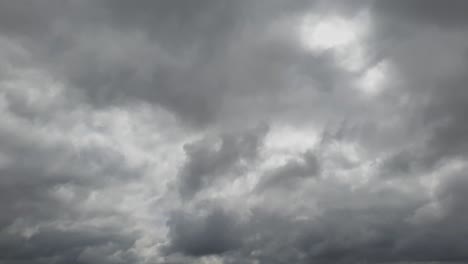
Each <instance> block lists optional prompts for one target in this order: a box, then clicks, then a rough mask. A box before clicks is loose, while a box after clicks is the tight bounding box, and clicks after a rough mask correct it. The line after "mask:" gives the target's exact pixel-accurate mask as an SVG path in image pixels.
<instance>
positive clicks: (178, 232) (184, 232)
mask: <svg viewBox="0 0 468 264" xmlns="http://www.w3.org/2000/svg"><path fill="white" fill-rule="evenodd" d="M168 225H169V228H170V231H169V237H170V241H171V244H170V246H169V248H168V249H167V250H168V253H182V254H187V255H189V256H206V255H219V254H223V253H225V252H228V251H232V250H235V249H237V248H239V247H240V246H241V244H242V241H241V238H242V234H241V232H242V231H241V229H239V223H237V219H236V217H235V216H234V215H231V214H229V213H228V212H226V211H224V210H223V209H220V208H215V209H211V210H209V212H208V213H207V214H206V215H205V216H197V215H193V214H190V213H184V212H176V213H174V214H173V215H172V216H171V218H170V220H169V222H168Z"/></svg>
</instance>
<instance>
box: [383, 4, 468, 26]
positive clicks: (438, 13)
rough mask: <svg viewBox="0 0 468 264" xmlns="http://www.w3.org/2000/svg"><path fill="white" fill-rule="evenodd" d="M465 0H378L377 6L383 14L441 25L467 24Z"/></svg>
mask: <svg viewBox="0 0 468 264" xmlns="http://www.w3.org/2000/svg"><path fill="white" fill-rule="evenodd" d="M467 7H468V5H467V4H466V1H463V0H453V1H450V2H447V3H444V2H443V1H437V0H433V1H423V0H409V1H404V0H401V1H400V0H397V1H391V2H389V1H376V4H375V8H376V9H377V11H378V12H382V13H383V15H390V16H395V17H398V18H403V19H408V20H412V21H411V22H414V21H417V22H418V23H422V24H424V23H431V24H435V25H441V26H464V25H465V24H466V22H467V21H466V13H465V11H466V8H467Z"/></svg>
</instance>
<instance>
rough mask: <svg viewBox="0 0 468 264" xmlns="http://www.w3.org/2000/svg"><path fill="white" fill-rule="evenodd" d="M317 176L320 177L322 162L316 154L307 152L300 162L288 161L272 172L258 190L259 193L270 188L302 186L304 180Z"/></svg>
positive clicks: (258, 186) (260, 183)
mask: <svg viewBox="0 0 468 264" xmlns="http://www.w3.org/2000/svg"><path fill="white" fill-rule="evenodd" d="M317 176H320V161H319V160H318V158H317V156H316V154H315V153H314V152H312V151H307V152H305V153H303V154H302V155H301V156H300V158H299V160H291V161H288V162H287V163H286V164H284V165H283V166H281V167H279V168H277V169H274V170H272V171H271V173H269V175H266V178H264V180H262V181H260V182H259V183H258V185H257V187H256V188H257V190H258V191H265V190H268V189H269V188H273V189H275V187H276V188H278V187H279V188H284V187H287V186H288V185H292V186H290V187H293V186H294V185H295V184H300V183H301V181H302V180H306V179H308V178H315V177H317ZM288 189H289V190H290V188H288Z"/></svg>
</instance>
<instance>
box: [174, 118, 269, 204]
mask: <svg viewBox="0 0 468 264" xmlns="http://www.w3.org/2000/svg"><path fill="white" fill-rule="evenodd" d="M267 129H268V128H267V127H266V126H260V127H258V128H256V129H253V130H250V131H247V132H245V133H240V134H223V135H221V136H220V137H219V138H218V137H215V138H214V140H213V139H211V138H207V139H202V140H200V141H198V142H195V143H191V144H189V145H184V151H185V153H186V155H187V161H186V162H185V164H184V166H183V167H182V168H181V169H180V172H179V180H180V194H181V196H182V197H185V198H192V197H193V196H194V195H196V193H197V192H198V191H199V190H201V189H204V188H207V187H208V186H210V185H212V184H214V183H215V182H216V181H217V180H219V179H222V178H224V177H226V175H229V173H233V172H234V173H236V171H240V172H242V171H243V170H245V169H246V168H247V166H251V164H252V163H253V162H255V160H256V158H257V156H258V152H259V149H260V147H261V144H262V140H263V138H264V136H265V134H266V132H267ZM217 141H218V142H217Z"/></svg>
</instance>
